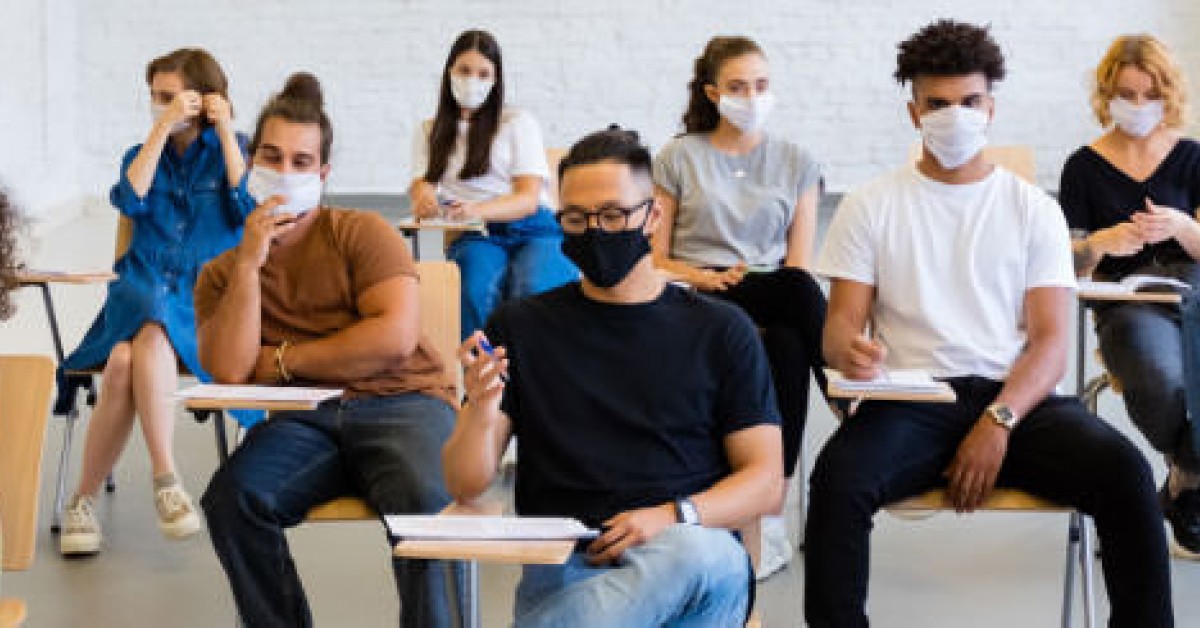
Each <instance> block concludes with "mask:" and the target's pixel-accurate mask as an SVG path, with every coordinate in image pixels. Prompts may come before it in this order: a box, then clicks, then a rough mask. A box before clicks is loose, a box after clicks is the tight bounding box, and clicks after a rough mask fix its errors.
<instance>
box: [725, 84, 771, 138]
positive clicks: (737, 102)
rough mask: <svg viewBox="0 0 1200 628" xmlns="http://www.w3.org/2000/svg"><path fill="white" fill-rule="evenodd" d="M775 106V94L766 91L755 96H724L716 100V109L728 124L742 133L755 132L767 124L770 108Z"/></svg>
mask: <svg viewBox="0 0 1200 628" xmlns="http://www.w3.org/2000/svg"><path fill="white" fill-rule="evenodd" d="M774 108H775V94H773V93H771V92H767V93H765V94H759V95H757V96H753V97H748V96H725V95H721V98H720V100H718V101H717V111H718V112H719V113H720V114H721V117H722V118H725V119H726V120H728V121H729V123H730V124H732V125H733V126H736V127H737V128H739V129H741V130H742V132H743V133H756V132H758V131H760V130H762V128H763V127H764V126H766V124H767V118H768V117H770V115H771V110H772V109H774Z"/></svg>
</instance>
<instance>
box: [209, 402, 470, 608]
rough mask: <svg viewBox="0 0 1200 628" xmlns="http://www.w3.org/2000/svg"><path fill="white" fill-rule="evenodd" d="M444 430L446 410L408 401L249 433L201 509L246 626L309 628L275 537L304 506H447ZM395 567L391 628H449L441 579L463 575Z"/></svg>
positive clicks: (384, 509) (334, 411)
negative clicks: (396, 618)
mask: <svg viewBox="0 0 1200 628" xmlns="http://www.w3.org/2000/svg"><path fill="white" fill-rule="evenodd" d="M453 424H454V410H453V408H451V407H450V405H449V404H447V403H446V402H445V401H442V400H440V399H436V398H434V397H430V396H427V395H421V394H405V395H395V396H387V397H368V398H359V399H347V400H336V401H329V402H326V403H323V404H321V406H320V407H319V408H317V409H316V410H312V411H306V412H280V413H276V414H275V415H273V416H272V417H271V418H270V419H269V420H267V421H264V422H263V423H260V424H259V425H257V426H255V427H254V428H253V429H251V430H250V432H249V433H248V434H247V436H246V440H245V442H244V443H242V445H241V446H240V447H238V449H237V450H236V451H235V452H234V453H233V456H232V457H231V458H230V459H229V462H227V463H226V464H224V465H222V466H221V467H220V468H219V469H217V472H216V474H214V475H213V478H212V481H211V482H210V483H209V485H208V490H207V491H206V492H205V493H204V498H203V499H202V500H201V505H202V506H203V507H204V514H205V517H206V518H207V520H208V528H209V534H210V536H211V537H212V542H213V547H214V548H215V549H216V552H217V557H218V558H219V559H220V560H221V565H222V567H224V568H225V573H226V575H227V576H228V577H229V583H230V586H231V587H232V588H233V597H234V600H235V601H236V602H237V608H238V613H239V614H240V615H241V617H242V621H243V622H245V624H246V626H250V627H258V626H281V627H283V626H287V627H295V626H311V625H312V615H311V613H310V612H309V608H308V602H307V600H306V599H305V596H304V589H303V587H302V586H301V584H300V577H299V575H298V574H297V573H296V566H295V564H294V563H293V562H292V557H291V552H290V551H289V549H288V544H287V538H286V537H285V536H284V529H285V528H290V527H292V526H295V525H298V524H299V523H301V522H302V521H304V517H305V515H306V514H307V513H308V511H309V509H311V508H312V507H313V506H316V505H318V504H321V503H323V502H326V501H329V500H331V499H334V498H336V497H341V496H345V495H356V496H359V497H362V498H363V499H365V500H366V501H367V502H368V503H370V504H371V505H372V506H373V507H374V508H375V509H376V510H377V511H378V512H380V513H387V514H391V513H435V512H437V511H439V510H440V509H441V508H443V507H444V506H446V504H447V503H449V501H450V497H449V495H448V494H447V492H446V489H445V485H444V482H443V481H442V465H441V449H442V444H443V443H445V442H446V439H447V438H449V436H450V431H451V429H452V427H453ZM389 541H393V542H394V541H395V539H389ZM390 545H391V543H389V547H390ZM380 551H386V550H385V549H383V548H381V549H380ZM392 566H393V570H394V572H395V577H396V588H397V591H398V592H399V595H400V600H401V608H400V625H401V626H406V627H409V628H425V627H440V626H449V625H450V609H449V608H448V606H447V601H446V600H447V596H446V582H445V572H444V570H445V569H447V568H454V569H455V570H456V574H455V575H456V577H458V578H459V582H465V577H464V575H463V574H462V573H461V570H459V569H458V568H457V567H455V566H452V565H451V564H449V563H443V562H440V561H425V560H393V561H392Z"/></svg>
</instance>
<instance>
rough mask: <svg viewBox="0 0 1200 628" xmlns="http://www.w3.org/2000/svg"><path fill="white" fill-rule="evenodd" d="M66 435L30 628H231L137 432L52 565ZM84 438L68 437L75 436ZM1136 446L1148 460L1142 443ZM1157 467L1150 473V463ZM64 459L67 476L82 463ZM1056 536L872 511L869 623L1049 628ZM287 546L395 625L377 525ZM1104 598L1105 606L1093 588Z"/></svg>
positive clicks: (989, 523) (1190, 567) (795, 612)
mask: <svg viewBox="0 0 1200 628" xmlns="http://www.w3.org/2000/svg"><path fill="white" fill-rule="evenodd" d="M352 200H353V199H352ZM360 201H361V199H360ZM389 202H390V201H389ZM347 204H349V203H347ZM356 204H359V205H363V204H365V203H363V202H359V201H356ZM393 207H395V205H393ZM393 211H396V210H393ZM389 213H391V212H389ZM823 213H826V212H823ZM823 222H824V221H823ZM112 230H113V221H112V217H111V216H109V215H103V216H87V217H85V218H84V219H82V220H79V221H75V222H73V223H72V224H70V225H67V226H65V227H64V228H62V229H60V230H58V231H56V232H55V233H54V234H52V238H49V239H47V240H46V241H45V242H44V243H43V244H42V245H41V246H40V247H38V248H37V249H36V250H33V251H31V252H30V259H32V260H33V261H34V262H35V265H41V266H46V267H49V266H56V267H65V268H90V267H96V266H97V265H107V264H108V263H109V262H110V261H111V260H110V259H108V258H107V256H108V255H109V254H110V252H111V244H110V243H111V242H112ZM426 250H431V249H428V248H427V249H426ZM432 250H436V249H432ZM55 294H56V299H57V300H58V302H59V305H60V309H61V311H62V312H63V313H64V316H63V326H64V335H65V338H66V341H67V345H68V346H73V345H74V343H75V342H77V341H78V338H79V337H80V336H81V335H82V333H83V331H84V329H85V327H86V326H87V324H88V323H90V321H91V318H92V315H93V313H94V312H95V310H96V307H97V306H98V304H99V299H100V298H101V296H102V293H101V292H100V291H99V290H96V289H91V288H64V289H61V290H57V291H56V293H55ZM40 305H41V304H40V302H39V301H38V300H36V295H34V294H32V293H26V294H22V295H21V297H20V301H19V306H20V308H21V310H20V312H19V313H18V315H17V317H16V318H15V319H13V320H12V321H9V322H7V323H5V324H4V325H3V326H2V327H0V347H3V350H4V352H6V353H16V352H39V353H49V352H50V345H49V341H48V339H47V335H46V334H47V331H46V328H45V323H44V318H43V315H42V312H41V309H40ZM1089 355H1090V353H1089ZM1089 368H1091V369H1092V370H1094V369H1095V366H1094V365H1091V366H1090V367H1089ZM1101 410H1102V414H1104V415H1105V416H1106V417H1109V418H1110V419H1111V420H1112V421H1113V423H1114V424H1115V425H1117V426H1118V427H1119V428H1120V429H1122V430H1124V431H1126V432H1127V433H1131V428H1130V426H1129V423H1128V420H1127V419H1126V418H1125V414H1124V411H1123V410H1122V409H1121V408H1120V405H1119V402H1118V401H1117V400H1116V399H1115V398H1113V397H1112V396H1111V395H1109V396H1107V397H1106V398H1105V399H1104V401H1103V403H1102V406H1101ZM62 425H63V424H62V422H61V420H59V419H53V420H52V421H51V428H50V431H49V433H48V435H47V447H46V464H45V465H44V468H43V503H42V512H43V525H42V527H41V530H42V531H41V534H40V538H39V547H38V550H39V556H38V558H37V561H36V564H35V565H34V568H33V569H32V570H31V571H29V572H24V573H10V574H6V575H5V577H4V586H5V595H17V596H20V597H23V598H25V599H26V600H27V602H28V603H29V606H30V622H29V625H30V626H33V627H35V628H40V627H43V626H45V627H59V626H64V627H65V626H72V627H73V626H95V627H109V626H114V627H115V626H148V625H172V626H178V627H181V628H182V627H193V626H195V627H207V626H230V625H232V624H233V622H232V617H233V608H232V601H231V599H230V596H229V592H228V589H227V587H226V585H225V581H224V578H223V575H222V573H221V571H220V567H219V565H218V564H217V561H216V559H215V558H214V556H213V553H212V550H211V548H210V546H209V543H208V539H207V538H206V537H205V536H203V535H201V536H200V537H198V538H195V539H192V540H189V541H185V542H171V541H167V540H165V539H163V538H162V537H161V536H160V535H159V534H158V532H157V530H156V528H155V525H154V518H153V512H152V505H151V502H150V481H149V477H148V463H147V459H146V454H145V449H144V446H143V444H142V442H141V439H140V437H135V439H134V440H133V441H132V442H131V443H130V447H129V449H128V451H127V452H126V454H125V456H124V457H123V459H122V460H121V463H120V464H119V466H118V468H117V470H116V478H117V482H118V484H119V487H118V490H117V492H116V493H114V494H112V495H108V496H105V497H104V498H102V500H101V509H102V511H103V524H104V526H105V532H106V535H107V536H106V544H105V551H104V553H103V554H102V555H100V556H97V557H95V558H90V559H83V560H63V559H62V558H60V557H59V556H58V555H57V552H56V551H55V545H54V538H53V537H52V536H51V535H50V534H49V532H48V525H49V516H48V515H49V504H50V499H51V497H52V491H53V480H54V477H53V471H54V462H55V460H56V456H57V454H58V451H59V447H60V443H61V434H62ZM810 425H811V427H810V429H809V430H808V432H807V441H806V444H807V446H806V449H807V454H806V460H807V461H809V463H811V461H812V460H813V457H814V456H815V452H816V450H817V449H818V448H819V447H820V444H821V443H822V442H824V440H825V439H826V438H827V436H828V435H829V433H830V432H831V431H832V429H833V426H834V422H833V418H832V417H831V416H830V415H829V413H828V412H827V411H825V410H824V409H823V408H817V409H816V411H815V412H814V413H813V416H812V418H811V423H810ZM81 427H83V426H81ZM83 432H84V430H83V429H78V430H77V432H76V436H77V442H78V441H79V439H81V438H82V436H83ZM1131 437H1132V438H1134V439H1135V442H1137V443H1138V444H1139V445H1140V446H1142V447H1143V450H1144V451H1146V452H1147V454H1149V449H1148V448H1147V447H1146V445H1145V442H1144V441H1143V440H1142V439H1141V438H1140V436H1137V435H1136V434H1131ZM176 449H177V451H178V457H179V464H180V467H181V469H182V472H183V474H184V476H185V481H186V483H187V485H188V486H189V487H190V488H191V489H192V490H193V492H194V493H197V494H198V493H200V492H202V490H203V487H204V485H205V483H206V481H207V478H208V477H209V475H210V474H211V473H212V470H213V469H214V468H215V466H216V461H217V458H216V453H215V448H214V446H213V442H212V430H211V427H209V426H207V425H203V426H202V425H197V424H195V423H194V422H193V421H192V420H191V419H190V418H189V417H187V416H185V415H183V414H180V419H179V423H178V438H177V447H176ZM76 454H78V448H77V449H76ZM1152 460H1154V461H1155V462H1154V463H1155V465H1156V470H1157V471H1158V472H1159V474H1160V477H1161V472H1162V468H1161V463H1160V462H1158V461H1157V459H1156V458H1153V457H1152ZM73 465H74V466H75V467H76V468H77V466H78V455H76V456H75V460H73ZM796 488H797V487H796V486H795V485H794V486H793V487H792V489H793V491H792V493H793V494H792V501H791V504H792V505H791V506H790V507H789V516H790V518H791V519H792V523H793V526H792V529H793V531H795V530H797V525H796V524H797V518H798V508H797V507H796V506H795V503H796V502H795V490H796ZM1065 533H1066V517H1065V516H1064V515H1029V514H1010V515H1000V514H977V515H971V516H966V517H958V516H954V515H947V514H941V515H937V516H934V517H932V518H930V519H925V520H920V521H909V520H901V519H897V518H895V517H893V516H891V515H887V514H883V515H880V516H879V517H878V519H877V527H876V532H875V534H874V538H873V554H872V576H871V577H872V579H871V601H870V611H871V614H872V617H873V619H874V621H875V624H876V625H879V626H885V627H888V626H921V627H943V626H944V627H958V626H964V625H971V626H979V627H995V628H1000V627H1010V626H1028V627H1040V626H1054V625H1056V624H1057V622H1058V617H1059V604H1060V600H1061V593H1062V592H1061V584H1062V569H1063V551H1064V540H1065ZM290 540H291V544H292V548H293V552H294V554H295V557H296V561H297V563H298V565H299V569H300V572H301V573H302V575H303V577H304V581H305V586H306V589H307V591H308V593H309V597H310V601H311V603H312V606H313V610H314V613H315V616H316V621H317V625H318V626H355V627H356V626H394V625H395V624H396V619H395V618H396V616H397V612H398V606H397V602H396V599H395V596H394V594H393V590H392V585H391V580H390V571H389V568H388V560H387V549H386V547H385V545H384V540H383V534H382V532H381V530H380V529H379V526H378V525H377V524H374V523H348V524H344V523H338V524H316V525H306V526H302V527H301V528H299V529H296V530H294V531H293V532H292V533H291V534H290ZM802 561H803V556H802V555H798V556H797V558H796V560H795V561H794V562H793V563H792V566H791V567H789V568H788V569H786V570H785V571H783V572H781V573H780V574H778V575H776V576H775V577H774V578H772V579H771V580H769V581H768V582H767V583H766V584H764V585H763V586H761V587H760V590H759V593H760V598H759V599H760V601H761V606H760V608H761V609H762V612H763V615H764V619H765V622H766V625H767V626H770V627H784V626H788V627H790V626H800V625H802V620H801V619H800V617H801V614H800V608H801V599H802V598H801V591H802V584H803V577H802V574H801V571H802V565H803V562H802ZM1173 570H1174V586H1175V600H1176V609H1177V614H1178V619H1179V621H1178V625H1180V626H1200V598H1198V597H1197V596H1193V595H1189V594H1188V592H1190V591H1194V590H1197V588H1200V565H1197V564H1194V563H1186V562H1179V561H1176V562H1174V565H1173ZM516 575H517V571H516V570H515V569H513V568H510V567H493V566H485V567H484V568H483V570H482V581H483V610H484V624H485V625H486V626H503V625H506V624H507V618H508V610H509V608H510V604H511V599H512V590H513V587H514V584H515V580H516ZM1097 576H1099V575H1098V574H1097ZM1100 598H1101V608H1102V610H1103V609H1104V608H1105V607H1104V604H1105V603H1104V597H1103V593H1102V592H1101V595H1100Z"/></svg>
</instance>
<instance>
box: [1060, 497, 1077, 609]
mask: <svg viewBox="0 0 1200 628" xmlns="http://www.w3.org/2000/svg"><path fill="white" fill-rule="evenodd" d="M1078 548H1079V513H1074V512H1073V513H1071V520H1070V523H1069V524H1068V525H1067V566H1066V571H1065V572H1064V573H1063V602H1062V626H1063V628H1071V616H1072V614H1073V612H1074V611H1075V558H1076V556H1077V555H1078V553H1079V550H1078Z"/></svg>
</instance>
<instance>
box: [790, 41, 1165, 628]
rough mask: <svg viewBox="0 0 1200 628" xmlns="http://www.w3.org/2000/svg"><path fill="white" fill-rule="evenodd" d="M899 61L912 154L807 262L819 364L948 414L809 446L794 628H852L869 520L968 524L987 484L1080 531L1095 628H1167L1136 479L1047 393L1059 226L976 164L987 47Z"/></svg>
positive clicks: (1156, 552) (1066, 292) (1020, 191)
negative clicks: (922, 398)
mask: <svg viewBox="0 0 1200 628" xmlns="http://www.w3.org/2000/svg"><path fill="white" fill-rule="evenodd" d="M897 66H898V67H897V70H896V73H895V78H896V80H897V81H899V82H900V83H901V84H902V85H911V89H912V100H911V102H909V103H908V111H909V114H910V116H911V118H912V122H913V124H914V126H916V127H917V129H918V130H919V131H920V133H921V137H922V139H923V144H924V150H923V151H922V154H921V157H920V159H919V160H918V161H917V162H916V163H915V164H910V165H907V166H904V167H901V168H899V169H897V170H895V171H893V172H891V173H889V174H886V175H884V176H882V177H880V178H879V179H877V180H875V181H872V182H870V183H868V184H866V185H864V186H862V187H861V188H858V189H856V190H853V191H851V192H850V193H849V194H847V195H846V197H845V199H844V200H843V201H842V204H841V207H840V208H839V210H838V212H837V214H836V216H835V217H834V220H833V223H832V224H831V226H830V228H829V234H828V237H827V239H826V242H825V246H824V248H823V249H822V251H821V254H820V256H819V258H818V262H817V272H819V273H820V274H822V275H824V276H826V277H828V278H829V279H830V281H831V290H830V299H829V313H828V317H827V320H826V325H825V333H824V342H823V344H824V351H825V357H826V359H827V360H828V361H829V362H830V364H831V365H832V366H834V367H836V368H837V369H839V370H840V371H841V372H842V373H843V374H844V375H846V376H847V377H850V378H853V379H870V378H872V377H875V376H876V375H878V374H879V373H880V372H882V371H883V370H885V369H922V370H925V371H928V372H930V373H931V374H932V375H933V376H934V377H935V378H937V379H939V380H942V381H945V382H947V383H948V384H949V385H950V387H951V388H953V390H954V392H955V394H956V397H957V399H956V401H954V402H952V403H943V404H933V403H911V402H893V401H867V402H864V403H862V405H861V406H860V407H859V408H858V410H857V412H855V413H854V414H853V415H852V416H849V417H848V418H846V419H845V420H844V421H843V422H842V424H841V425H840V426H839V427H838V429H837V431H836V432H835V433H834V435H833V436H832V437H830V439H829V441H828V442H827V443H826V444H825V447H824V449H823V450H822V451H821V454H820V456H819V458H818V460H817V462H816V466H815V469H814V471H813V475H812V491H811V495H812V498H811V507H810V509H809V513H808V527H807V533H806V537H805V538H806V548H807V549H806V555H805V578H804V582H805V602H804V604H805V615H806V617H807V619H808V622H809V625H810V626H816V627H827V626H839V627H840V626H866V625H867V615H866V611H865V607H866V601H867V582H868V574H869V558H870V550H869V542H870V532H871V525H872V524H871V520H872V518H873V516H874V514H875V512H876V511H878V510H879V509H880V508H882V507H883V506H885V505H886V504H888V503H891V502H894V501H896V500H900V499H904V498H906V497H911V496H914V495H917V494H919V493H922V492H924V491H926V490H929V489H931V488H934V487H937V486H945V487H946V490H947V493H948V495H949V498H950V500H951V502H952V503H953V505H954V507H955V508H956V509H957V510H958V511H960V512H970V511H972V510H975V509H976V508H978V507H980V505H981V504H983V502H984V500H985V499H986V498H987V497H988V495H989V493H991V491H992V489H993V488H994V487H997V486H1003V487H1011V488H1016V489H1020V490H1022V491H1025V492H1028V493H1031V494H1033V495H1036V496H1038V497H1041V498H1044V499H1047V500H1050V501H1054V502H1057V503H1060V504H1063V505H1066V506H1070V507H1072V508H1077V509H1079V510H1080V511H1082V512H1084V513H1086V514H1088V515H1090V516H1091V517H1092V518H1093V520H1094V521H1095V526H1096V530H1097V533H1098V534H1099V537H1100V544H1101V546H1102V547H1103V548H1104V561H1103V566H1104V576H1105V583H1106V584H1107V587H1108V596H1109V600H1110V601H1111V619H1110V622H1109V625H1110V626H1114V627H1125V626H1130V627H1132V626H1138V627H1140V628H1147V627H1157V626H1171V625H1172V624H1173V618H1172V601H1171V580H1170V572H1169V568H1168V567H1169V565H1168V562H1169V561H1168V557H1167V547H1166V538H1165V534H1164V531H1163V525H1162V515H1161V514H1160V512H1159V508H1158V503H1157V498H1156V496H1155V490H1154V483H1153V474H1152V473H1151V471H1150V466H1149V464H1147V462H1146V459H1145V458H1144V457H1143V456H1142V455H1141V453H1140V452H1139V451H1138V449H1137V448H1136V447H1135V446H1134V445H1133V444H1132V443H1130V442H1129V440H1127V439H1126V438H1125V437H1124V436H1123V435H1121V434H1120V433H1119V432H1118V431H1117V430H1116V429H1114V428H1113V427H1112V426H1110V425H1108V424H1107V423H1105V422H1104V421H1101V420H1100V419H1098V418H1097V417H1096V416H1094V415H1092V414H1090V413H1089V412H1088V411H1087V410H1086V409H1084V407H1083V405H1082V404H1081V403H1080V402H1079V400H1078V399H1077V398H1075V397H1066V396H1059V395H1057V394H1055V385H1056V384H1057V383H1058V381H1059V380H1060V379H1061V378H1062V376H1063V374H1064V372H1065V370H1066V363H1067V353H1068V344H1069V339H1070V335H1071V331H1070V320H1071V315H1070V312H1071V301H1072V300H1073V299H1074V288H1075V273H1074V269H1073V268H1072V265H1071V249H1070V240H1069V237H1068V233H1067V225H1066V221H1065V220H1064V218H1063V214H1062V212H1061V211H1060V209H1059V207H1058V205H1057V204H1056V203H1055V202H1054V201H1053V200H1052V199H1051V198H1050V197H1049V196H1048V195H1046V194H1045V193H1044V192H1042V191H1041V190H1040V189H1038V188H1036V187H1034V186H1033V185H1030V184H1028V183H1026V182H1024V181H1022V180H1021V179H1020V178H1018V177H1017V176H1015V175H1014V174H1013V173H1012V172H1009V171H1007V170H1005V169H1004V168H1001V167H999V166H997V165H995V164H993V163H990V162H989V161H988V160H987V158H986V157H985V155H984V154H983V152H982V150H983V148H984V146H985V145H986V144H987V132H988V128H989V127H990V125H991V123H992V120H993V118H994V116H995V113H996V104H995V100H994V99H993V97H992V86H993V84H994V83H995V82H997V81H999V80H1001V79H1003V78H1004V74H1005V68H1004V56H1003V54H1002V53H1001V51H1000V47H999V46H998V45H997V44H996V42H995V41H994V40H993V39H992V37H991V35H990V33H989V32H988V30H987V29H986V28H981V27H979V26H975V25H972V24H966V23H962V22H955V21H950V20H942V21H938V22H934V23H933V24H930V25H929V26H927V27H925V28H923V29H922V30H921V31H919V32H918V33H916V34H915V35H913V36H912V37H911V38H910V39H908V40H907V41H905V42H903V43H902V44H900V52H899V55H898V59H897ZM868 324H869V328H870V331H869V332H868V331H867V330H868Z"/></svg>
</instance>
